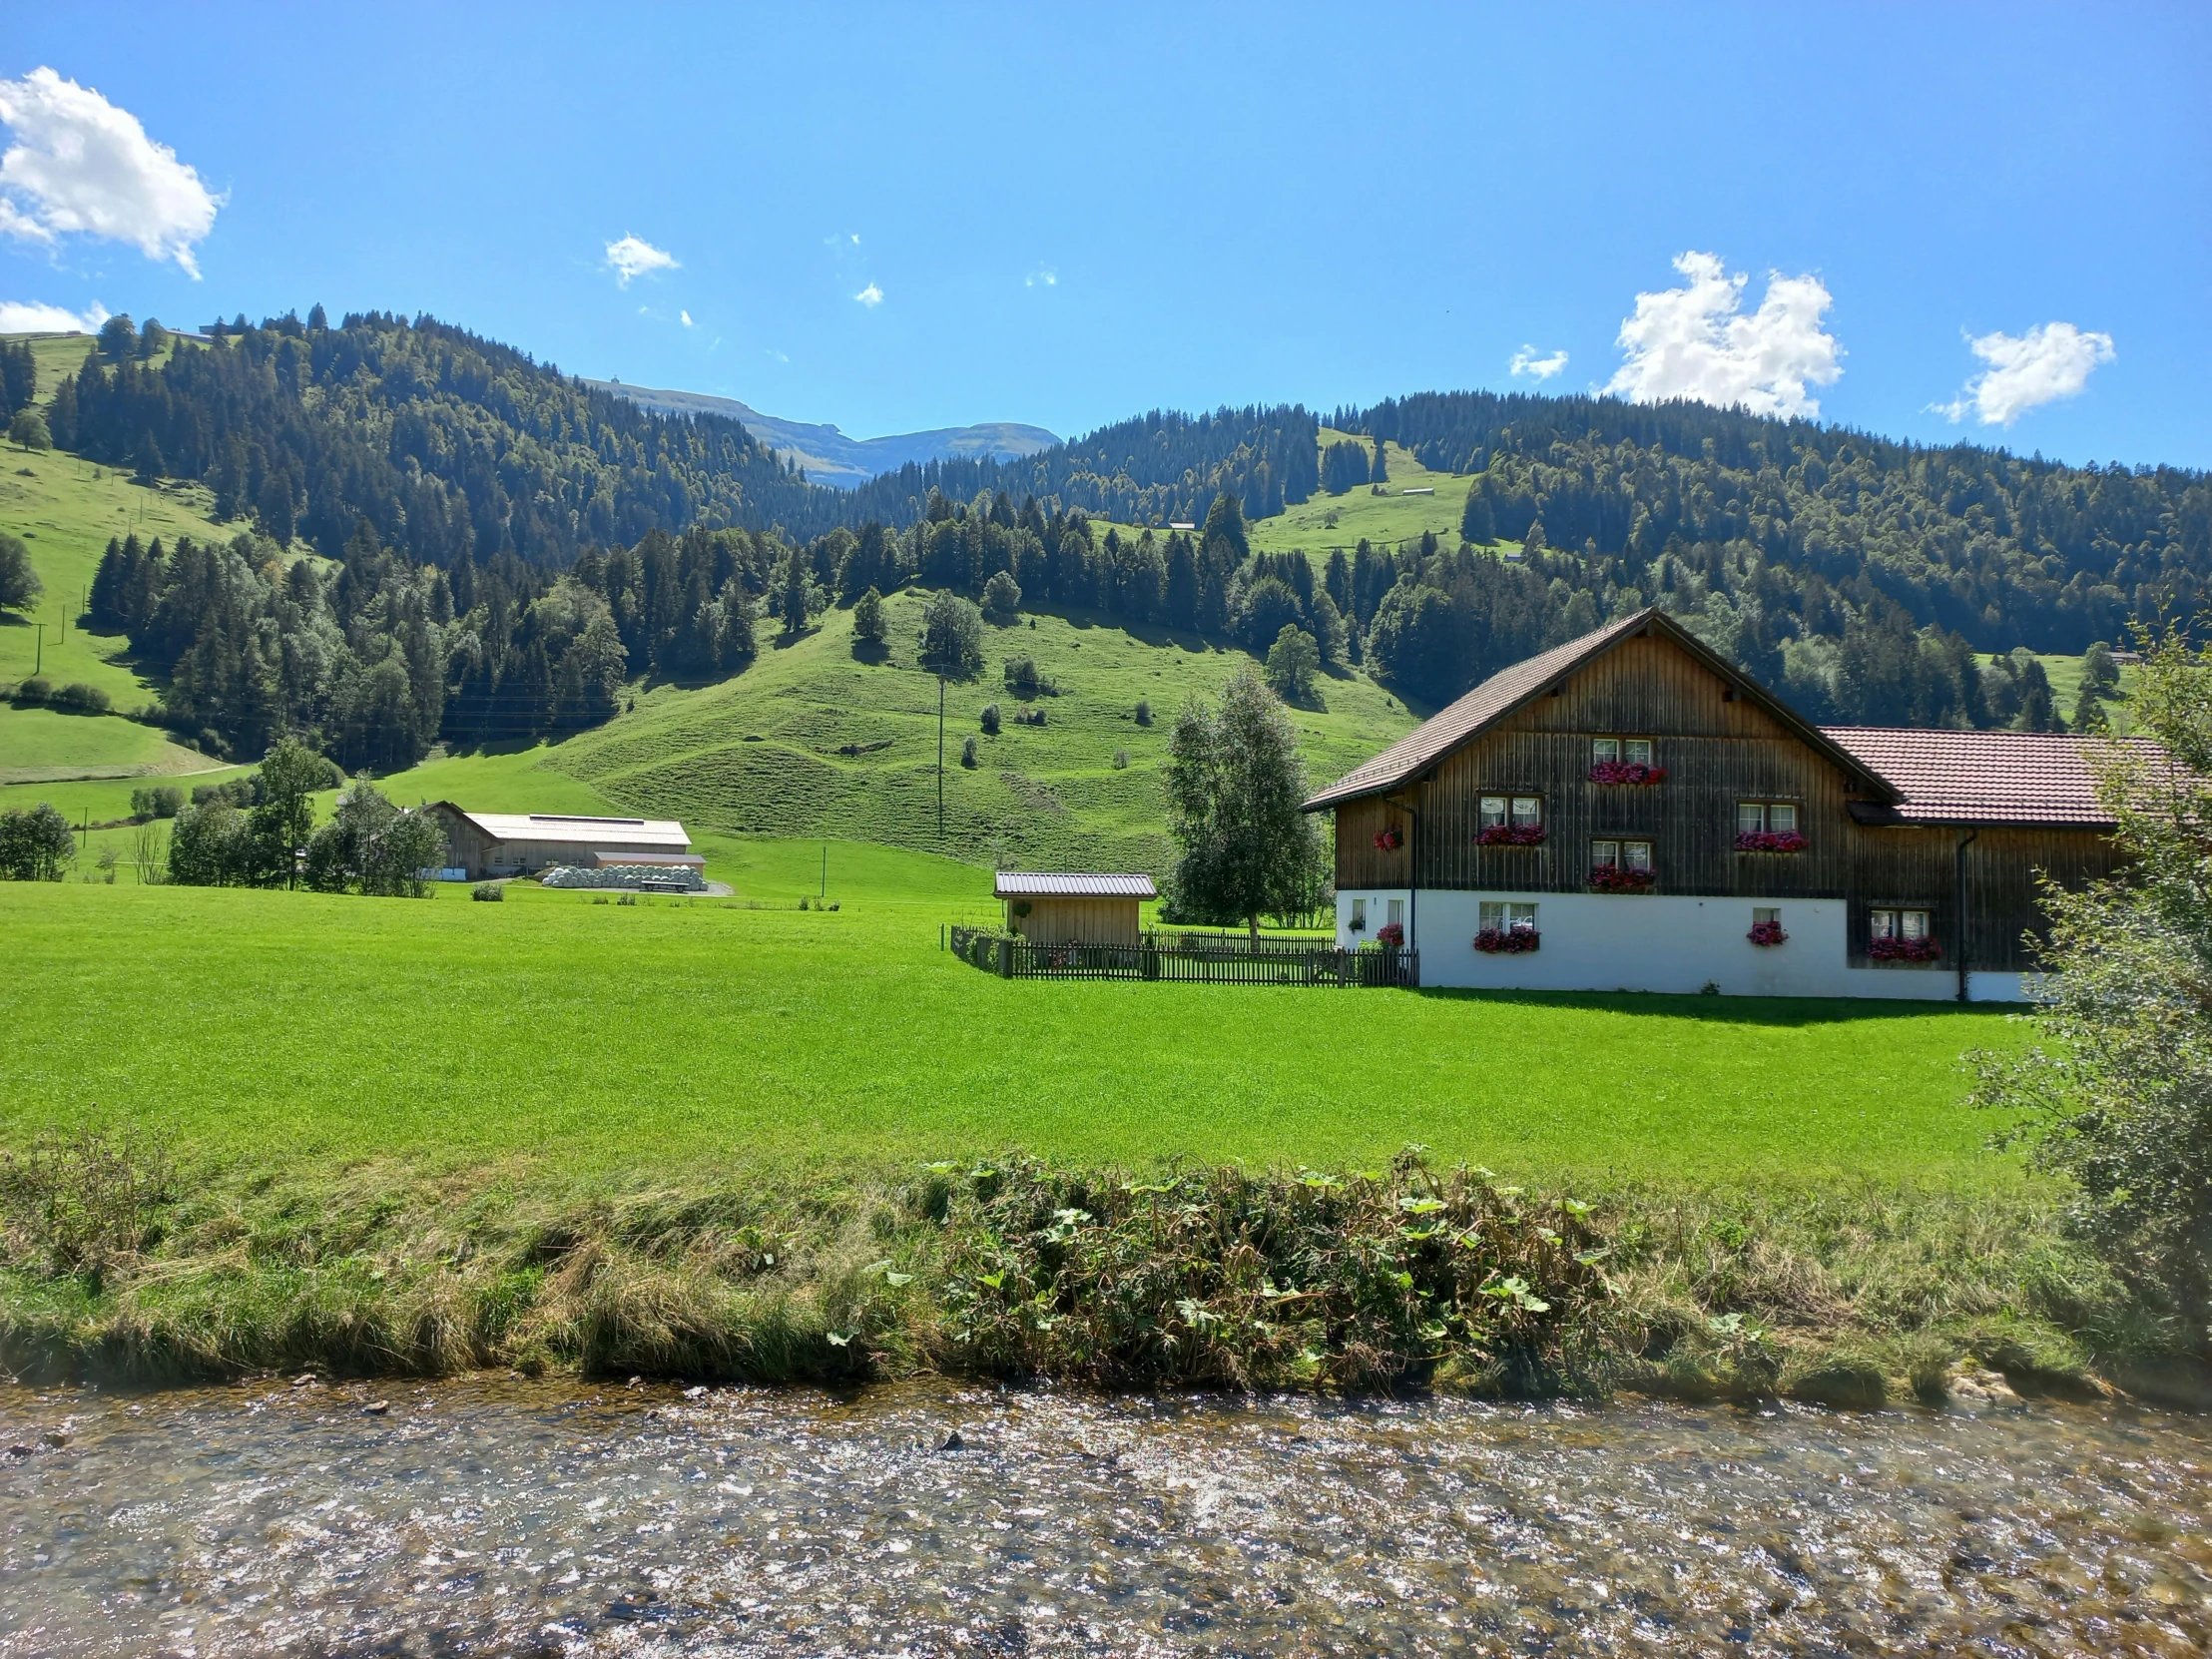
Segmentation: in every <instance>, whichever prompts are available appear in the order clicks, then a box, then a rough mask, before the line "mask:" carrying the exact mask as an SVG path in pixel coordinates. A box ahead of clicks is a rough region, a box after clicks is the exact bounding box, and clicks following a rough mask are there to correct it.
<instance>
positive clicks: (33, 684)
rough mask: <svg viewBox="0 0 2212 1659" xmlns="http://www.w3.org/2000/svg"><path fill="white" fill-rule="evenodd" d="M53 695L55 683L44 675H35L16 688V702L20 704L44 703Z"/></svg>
mask: <svg viewBox="0 0 2212 1659" xmlns="http://www.w3.org/2000/svg"><path fill="white" fill-rule="evenodd" d="M53 695H54V682H53V681H51V680H49V679H47V678H46V677H45V676H44V675H43V674H37V675H33V676H32V677H31V678H30V679H28V680H26V681H24V682H23V684H22V685H20V686H18V687H16V688H15V700H16V701H17V702H18V703H44V702H45V701H46V700H47V699H48V698H49V697H52V696H53Z"/></svg>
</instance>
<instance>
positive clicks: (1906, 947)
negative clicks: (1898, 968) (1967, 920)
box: [1867, 909, 1943, 964]
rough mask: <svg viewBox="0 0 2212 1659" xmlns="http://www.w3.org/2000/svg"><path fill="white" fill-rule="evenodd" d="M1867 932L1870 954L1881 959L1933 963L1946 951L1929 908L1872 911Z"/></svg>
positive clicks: (1877, 959) (1868, 918)
mask: <svg viewBox="0 0 2212 1659" xmlns="http://www.w3.org/2000/svg"><path fill="white" fill-rule="evenodd" d="M1867 934H1868V937H1867V954H1868V955H1869V956H1870V957H1872V958H1873V959H1874V960H1875V961H1878V962H1901V963H1906V964H1912V963H1923V962H1933V961H1935V960H1936V958H1938V957H1939V956H1941V955H1942V953H1943V947H1942V944H1941V942H1940V941H1939V940H1938V939H1937V938H1936V928H1935V926H1934V924H1933V918H1932V917H1931V915H1930V914H1929V912H1928V911H1926V910H1891V909H1880V910H1874V911H1871V912H1869V914H1868V917H1867Z"/></svg>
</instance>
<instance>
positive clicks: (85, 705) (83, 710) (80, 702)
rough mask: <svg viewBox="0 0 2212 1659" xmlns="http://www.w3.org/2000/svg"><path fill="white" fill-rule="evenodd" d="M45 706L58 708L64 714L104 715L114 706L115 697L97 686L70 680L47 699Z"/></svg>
mask: <svg viewBox="0 0 2212 1659" xmlns="http://www.w3.org/2000/svg"><path fill="white" fill-rule="evenodd" d="M47 707H48V708H50V709H60V710H61V711H63V712H64V713H65V714H73V715H104V714H106V713H107V712H108V711H109V710H110V709H112V708H113V707H115V699H113V698H111V697H110V696H109V695H108V694H107V693H106V692H104V691H102V690H101V689H100V688H99V687H98V686H88V685H86V684H85V683H84V682H83V681H82V680H72V681H71V682H70V683H69V684H68V685H66V686H64V687H62V689H61V690H60V691H58V692H56V693H55V694H54V695H53V696H52V697H51V698H49V699H48V700H47Z"/></svg>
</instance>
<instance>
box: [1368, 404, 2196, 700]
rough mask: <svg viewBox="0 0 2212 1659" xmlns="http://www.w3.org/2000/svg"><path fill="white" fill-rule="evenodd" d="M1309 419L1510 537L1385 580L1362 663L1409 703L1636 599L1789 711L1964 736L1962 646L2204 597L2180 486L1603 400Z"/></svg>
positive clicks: (2104, 470)
mask: <svg viewBox="0 0 2212 1659" xmlns="http://www.w3.org/2000/svg"><path fill="white" fill-rule="evenodd" d="M1335 423H1336V424H1338V425H1341V426H1344V427H1347V428H1350V429H1358V430H1363V431H1367V432H1370V433H1372V434H1374V435H1376V436H1378V437H1382V438H1386V439H1388V440H1389V441H1391V442H1394V443H1396V444H1399V445H1401V446H1402V447H1404V448H1405V449H1407V450H1410V451H1412V452H1413V453H1414V454H1415V455H1417V456H1418V457H1419V458H1420V459H1421V460H1422V461H1423V462H1424V463H1425V464H1426V465H1428V466H1431V467H1437V468H1447V469H1450V470H1453V471H1459V472H1467V473H1472V474H1474V475H1475V485H1474V488H1473V489H1472V490H1471V491H1470V493H1469V495H1468V498H1467V504H1466V509H1465V514H1464V517H1463V518H1462V520H1461V523H1460V526H1459V530H1460V534H1461V536H1462V537H1464V538H1465V539H1466V540H1467V541H1470V542H1473V543H1477V544H1488V543H1492V542H1496V541H1498V540H1500V539H1502V540H1505V541H1518V542H1521V543H1523V544H1524V545H1525V548H1526V553H1527V557H1526V561H1525V563H1524V564H1522V565H1520V566H1519V567H1517V568H1514V569H1511V570H1503V569H1499V568H1497V567H1495V566H1492V565H1488V564H1481V563H1478V564H1473V565H1470V564H1468V563H1467V562H1466V561H1465V560H1462V559H1457V558H1451V557H1445V558H1442V559H1440V560H1439V559H1436V558H1429V559H1424V560H1423V561H1421V563H1420V566H1419V568H1418V569H1416V570H1411V571H1408V572H1407V573H1406V574H1407V579H1408V582H1409V584H1410V585H1409V588H1408V590H1407V591H1406V592H1404V593H1402V594H1400V595H1399V596H1398V597H1397V598H1396V600H1395V601H1393V603H1392V605H1391V606H1390V612H1389V616H1388V617H1387V618H1386V619H1385V621H1384V624H1383V631H1381V632H1379V634H1378V638H1377V642H1376V643H1377V651H1378V655H1379V657H1382V658H1385V659H1387V660H1388V663H1389V672H1390V673H1391V674H1393V675H1394V676H1395V677H1397V678H1398V679H1399V680H1400V681H1401V682H1402V683H1404V684H1405V685H1407V686H1408V687H1409V688H1411V689H1414V690H1416V691H1417V692H1418V693H1419V694H1420V695H1423V696H1428V697H1441V696H1444V695H1447V694H1449V693H1452V692H1453V691H1455V690H1456V689H1463V687H1464V685H1465V684H1468V683H1471V681H1472V679H1473V678H1476V677H1479V675H1480V674H1481V673H1483V672H1487V671H1488V670H1489V669H1492V668H1495V667H1497V666H1500V665H1501V664H1502V663H1503V662H1506V661H1510V660H1511V659H1512V658H1513V657H1516V656H1518V655H1521V654H1522V653H1523V651H1524V650H1525V649H1529V648H1532V647H1533V645H1534V644H1535V643H1538V642H1540V641H1542V640H1544V639H1546V638H1549V637H1550V636H1551V635H1553V634H1556V633H1560V631H1561V630H1564V631H1565V634H1572V633H1573V632H1576V631H1578V625H1579V624H1580V623H1582V622H1585V621H1590V620H1593V619H1601V618H1603V617H1606V616H1610V615H1617V614H1619V613H1620V612H1621V611H1623V610H1626V609H1631V608H1633V607H1634V606H1636V605H1639V604H1645V603H1658V604H1661V605H1664V606H1666V607H1667V608H1668V609H1669V610H1671V611H1674V612H1675V613H1677V614H1679V615H1681V616H1683V617H1684V618H1685V619H1686V620H1688V621H1690V622H1691V623H1692V624H1693V626H1695V627H1697V629H1698V630H1699V632H1700V633H1702V634H1704V635H1705V636H1706V637H1707V638H1708V639H1710V640H1712V641H1713V642H1714V643H1716V644H1718V645H1720V646H1721V647H1723V648H1724V649H1726V650H1730V651H1732V652H1734V653H1735V655H1736V656H1737V658H1738V659H1739V660H1740V661H1742V662H1743V663H1744V665H1745V666H1746V667H1747V668H1749V669H1750V670H1751V671H1752V672H1753V673H1755V674H1757V675H1759V676H1760V677H1761V678H1763V679H1766V680H1768V681H1770V682H1771V683H1773V684H1775V685H1777V686H1779V687H1781V688H1783V689H1784V690H1785V691H1787V692H1788V693H1789V695H1790V696H1791V697H1792V698H1793V699H1794V700H1796V701H1797V702H1799V703H1800V704H1801V705H1802V706H1804V707H1806V708H1807V709H1808V710H1809V711H1810V712H1813V713H1816V714H1820V715H1823V716H1827V717H1829V718H1835V719H1842V720H1861V721H1899V722H1909V723H1920V724H1937V723H1953V724H1982V723H1984V722H1986V721H1988V720H1991V719H1995V718H2002V717H2003V714H2004V711H2005V710H2006V709H2007V708H2008V707H2016V706H2017V700H2016V698H2014V697H2013V696H2012V694H2011V693H2010V692H2009V691H2008V690H2007V689H2006V688H2004V687H2002V686H2001V685H2000V686H1999V687H1998V688H1997V695H1996V699H1995V703H1994V706H1993V709H1992V707H1991V706H1990V703H1989V699H1988V698H1987V697H1986V696H1984V695H1983V689H1982V688H1980V687H1979V686H1977V685H1976V684H1975V675H1974V670H1973V666H1972V661H1971V654H1972V653H1973V652H2011V651H2013V650H2015V649H2016V648H2022V647H2024V648H2026V649H2028V650H2031V651H2044V652H2066V653H2078V652H2081V651H2083V650H2085V649H2087V648H2088V647H2089V646H2090V645H2091V644H2092V643H2093V642H2096V641H2100V640H2101V641H2107V642H2110V641H2124V639H2125V638H2126V635H2127V631H2128V627H2129V624H2130V623H2131V622H2132V621H2134V620H2136V619H2144V620H2151V619H2156V618H2160V617H2166V618H2172V619H2177V620H2183V621H2189V620H2194V619H2195V618H2196V616H2197V615H2198V613H2199V611H2200V610H2201V609H2202V607H2203V605H2204V603H2205V600H2206V598H2207V596H2208V595H2212V481H2208V480H2207V478H2206V476H2205V475H2204V474H2203V473H2201V472H2190V471H2185V470H2181V469H2177V468H2170V467H2158V468H2151V467H2138V468H2134V469H2132V470H2131V469H2128V468H2125V467H2121V466H2117V465H2114V466H2109V467H2094V466H2091V467H2064V466H2059V465H2057V464H2055V463H2052V462H2047V461H2043V460H2040V459H2033V460H2022V459H2020V458H2019V457H2017V456H2014V455H2009V454H2006V453H2004V452H2002V451H1999V450H1990V449H1983V448H1978V447H1975V446H1972V445H1963V444H1962V445H1957V446H1953V447H1950V448H1944V449H1924V448H1919V447H1916V446H1913V445H1907V444H1898V443H1891V442H1888V441H1886V440H1883V439H1880V438H1873V437H1869V436H1867V435H1866V434H1865V433H1861V432H1853V431H1848V430H1845V429H1843V428H1840V427H1833V426H1819V425H1815V424H1812V423H1810V422H1806V421H1781V420H1772V419H1763V418H1758V417H1754V416H1750V415H1746V414H1743V413H1740V412H1736V411H1730V410H1722V409H1714V408H1710V407H1707V406H1705V405H1703V404H1693V403H1671V404H1660V405H1637V404H1627V403H1622V402H1618V401H1616V400H1613V399H1610V398H1587V397H1556V398H1555V397H1531V396H1521V395H1512V396H1497V395H1493V394H1490V393H1479V392H1467V393H1452V394H1448V395H1445V394H1425V395H1422V396H1417V397H1409V398H1404V399H1396V400H1391V401H1388V402H1384V403H1382V404H1379V405H1377V406H1376V407H1374V408H1372V409H1368V410H1364V411H1340V412H1339V414H1338V415H1337V416H1336V417H1335ZM1570 612H1571V613H1573V615H1572V617H1571V619H1570V618H1569V613H1570ZM1360 620H1361V621H1362V622H1367V621H1368V620H1369V619H1368V618H1365V617H1363V618H1361V619H1360ZM1562 637H1564V635H1562ZM2000 678H2001V676H2000Z"/></svg>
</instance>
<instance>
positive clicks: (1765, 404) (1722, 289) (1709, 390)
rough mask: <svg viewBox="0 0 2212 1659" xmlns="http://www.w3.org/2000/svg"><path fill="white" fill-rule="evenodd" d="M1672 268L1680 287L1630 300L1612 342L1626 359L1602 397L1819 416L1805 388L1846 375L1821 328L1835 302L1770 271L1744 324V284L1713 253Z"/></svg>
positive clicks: (1803, 282)
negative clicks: (1685, 400) (1632, 304)
mask: <svg viewBox="0 0 2212 1659" xmlns="http://www.w3.org/2000/svg"><path fill="white" fill-rule="evenodd" d="M1674 269H1675V270H1677V271H1679V272H1681V273H1682V275H1683V276H1685V277H1688V278H1689V281H1688V283H1687V284H1686V285H1684V286H1682V287H1678V288H1667V289H1664V290H1662V291H1661V292H1658V293H1639V294H1637V295H1636V314H1635V315H1634V316H1631V317H1625V318H1623V319H1622V321H1621V331H1620V337H1619V340H1618V343H1619V345H1620V348H1621V350H1622V351H1623V352H1624V353H1626V360H1625V361H1624V362H1622V364H1621V366H1620V368H1619V369H1618V370H1617V371H1616V372H1615V373H1614V375H1613V378H1612V379H1610V380H1609V381H1607V382H1606V384H1605V387H1604V389H1605V390H1606V391H1609V392H1615V393H1618V394H1619V395H1620V396H1622V397H1626V398H1628V399H1630V400H1631V401H1633V402H1637V403H1655V402H1658V401H1660V400H1661V399H1663V398H1669V397H1694V398H1696V399H1697V400H1698V401H1700V402H1703V403H1714V404H1718V405H1720V406H1721V407H1723V408H1726V407H1728V406H1730V405H1732V404H1737V403H1741V404H1742V405H1743V406H1744V407H1745V408H1747V409H1750V410H1751V411H1752V412H1753V413H1754V414H1779V415H1805V416H1814V415H1818V414H1819V413H1820V412H1821V405H1820V400H1819V399H1818V398H1816V397H1813V396H1810V395H1809V394H1808V393H1807V391H1806V387H1807V386H1808V385H1815V386H1832V385H1834V384H1835V383H1836V381H1837V379H1838V378H1839V377H1841V375H1842V374H1843V372H1844V371H1843V369H1842V367H1841V366H1840V365H1839V364H1838V362H1837V359H1838V358H1839V357H1841V356H1842V355H1843V347H1842V346H1841V345H1839V344H1838V343H1837V341H1836V336H1835V335H1833V334H1829V333H1824V332H1823V331H1822V329H1821V317H1822V315H1823V314H1824V313H1825V312H1826V311H1827V310H1828V307H1829V306H1830V305H1832V304H1833V303H1835V301H1834V300H1833V299H1832V298H1831V297H1830V295H1829V291H1828V288H1827V285H1826V284H1825V283H1823V282H1822V281H1821V279H1820V278H1819V277H1812V276H1806V277H1785V276H1783V275H1782V274H1781V273H1780V272H1770V273H1768V276H1767V293H1766V297H1765V298H1764V299H1762V300H1761V301H1760V302H1759V308H1758V309H1757V310H1756V311H1754V312H1752V313H1751V314H1750V315H1748V316H1747V315H1745V314H1744V309H1743V295H1744V284H1745V282H1746V281H1747V280H1748V278H1747V277H1744V276H1743V275H1742V274H1738V275H1736V276H1734V277H1731V276H1730V275H1728V272H1727V270H1726V268H1725V267H1724V266H1723V264H1722V262H1721V259H1720V256H1719V255H1717V254H1698V253H1688V254H1684V255H1683V256H1682V257H1681V258H1680V259H1678V260H1676V261H1675V262H1674Z"/></svg>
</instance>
